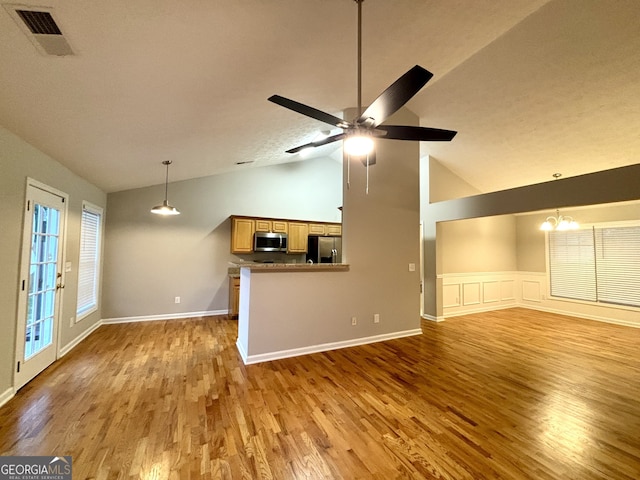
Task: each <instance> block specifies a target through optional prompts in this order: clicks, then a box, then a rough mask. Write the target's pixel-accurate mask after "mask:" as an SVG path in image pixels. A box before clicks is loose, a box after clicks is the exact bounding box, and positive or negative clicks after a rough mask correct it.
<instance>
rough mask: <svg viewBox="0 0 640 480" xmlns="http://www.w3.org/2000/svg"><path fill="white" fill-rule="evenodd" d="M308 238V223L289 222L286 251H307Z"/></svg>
mask: <svg viewBox="0 0 640 480" xmlns="http://www.w3.org/2000/svg"><path fill="white" fill-rule="evenodd" d="M308 240H309V224H308V223H302V222H289V250H288V253H307V242H308Z"/></svg>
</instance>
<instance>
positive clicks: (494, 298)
mask: <svg viewBox="0 0 640 480" xmlns="http://www.w3.org/2000/svg"><path fill="white" fill-rule="evenodd" d="M499 301H500V282H498V281H497V280H496V281H494V282H491V281H489V282H484V283H483V284H482V302H483V303H494V302H499Z"/></svg>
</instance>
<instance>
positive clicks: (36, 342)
mask: <svg viewBox="0 0 640 480" xmlns="http://www.w3.org/2000/svg"><path fill="white" fill-rule="evenodd" d="M66 200H67V198H66V195H65V194H63V193H61V192H57V191H55V190H54V189H51V188H49V187H47V186H45V185H42V184H39V183H37V182H35V181H32V180H29V183H28V185H27V201H26V205H25V216H24V231H23V236H22V261H21V266H20V285H19V290H20V295H19V306H18V325H17V335H18V337H17V341H16V370H15V372H16V373H15V381H14V387H15V389H16V390H17V389H19V388H21V387H22V386H24V385H25V384H26V383H27V382H29V381H30V380H31V379H32V378H33V377H35V376H36V375H38V374H39V373H40V372H41V371H42V370H44V369H45V368H47V367H48V366H49V365H51V364H52V363H53V362H54V361H55V359H56V356H57V354H58V337H57V335H58V326H59V316H60V315H59V312H60V308H59V307H60V303H61V298H62V289H63V288H64V272H63V271H62V265H63V263H62V260H63V259H62V251H63V248H62V247H63V245H62V244H63V240H64V228H65V225H66V222H65V220H66V210H67V207H66V205H67V202H66Z"/></svg>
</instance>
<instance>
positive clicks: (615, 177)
mask: <svg viewBox="0 0 640 480" xmlns="http://www.w3.org/2000/svg"><path fill="white" fill-rule="evenodd" d="M431 174H432V175H431ZM429 176H438V178H437V179H436V178H427V177H429ZM639 177H640V164H636V165H631V166H628V167H622V168H618V169H613V170H606V171H603V172H596V173H592V174H588V175H581V176H578V177H571V178H566V179H562V180H557V181H552V182H545V183H541V184H536V185H531V186H527V187H521V188H515V189H511V190H505V191H501V192H494V193H489V194H484V195H475V196H470V197H465V198H457V199H452V200H446V201H440V202H436V203H431V204H429V203H426V202H425V199H424V197H423V200H422V203H421V207H422V208H421V218H422V219H423V222H424V233H425V239H424V248H425V255H424V261H425V264H424V269H425V304H424V311H425V315H426V316H427V317H429V318H434V319H435V318H438V317H441V316H442V306H441V305H438V299H439V298H441V296H440V295H439V294H438V291H440V290H441V287H442V286H441V284H439V283H438V281H437V277H436V275H437V272H436V269H435V268H434V267H433V265H434V264H435V259H436V258H438V259H439V260H438V265H439V264H440V262H443V261H444V262H449V264H451V260H450V258H449V255H450V254H451V255H457V254H459V250H458V251H457V252H456V253H454V252H453V250H452V249H451V248H449V247H447V246H446V242H444V241H443V242H442V244H441V243H440V241H439V240H437V235H436V232H437V230H436V225H437V224H438V223H439V222H450V221H453V220H461V219H471V218H482V217H489V216H495V215H503V214H516V213H522V212H528V211H534V210H535V211H538V210H542V209H544V213H539V214H535V215H533V214H532V215H530V216H529V215H527V216H522V217H519V218H518V219H516V220H515V222H516V229H515V232H516V233H515V238H514V247H513V249H512V251H511V252H509V254H508V255H509V257H510V258H511V260H509V262H512V261H513V258H514V257H513V255H514V253H513V252H515V269H517V270H519V271H527V272H544V271H545V263H544V262H545V260H544V235H543V234H542V233H541V232H539V231H538V230H537V226H535V227H534V225H532V224H537V225H539V223H541V222H542V221H543V220H544V218H546V216H547V215H549V214H550V213H553V210H554V209H555V208H560V209H562V212H567V213H570V212H573V211H574V209H575V211H576V212H580V215H581V217H580V218H581V220H580V221H582V222H583V223H584V222H595V221H598V219H604V218H607V219H608V220H609V221H613V220H615V219H629V216H631V217H632V218H633V216H634V215H635V218H638V211H637V204H632V205H624V206H616V209H615V210H611V211H610V212H604V211H601V210H600V209H593V210H592V209H585V208H582V206H588V205H597V204H602V203H609V202H625V201H630V200H637V199H639V198H640V190H639V189H638V180H637V179H638V178H639ZM421 182H422V184H423V185H424V184H425V183H431V184H433V183H434V182H436V183H437V184H439V188H441V189H443V190H444V191H446V188H447V187H446V185H448V184H451V188H452V191H456V190H457V189H458V188H459V182H458V181H457V180H456V179H455V176H453V175H452V174H451V172H445V174H443V170H442V166H441V165H439V166H437V168H434V169H433V170H432V171H430V172H428V173H427V172H425V173H423V176H422V180H421ZM578 206H579V207H580V208H577V207H578ZM618 207H619V208H618ZM611 212H615V213H611ZM507 216H508V215H507ZM575 216H576V217H578V213H576V215H575ZM497 218H499V217H497ZM467 221H468V220H467ZM465 225H467V227H465ZM458 227H459V228H458V232H457V236H462V237H464V236H469V237H472V236H477V228H476V227H477V225H476V224H473V223H465V222H462V223H461V224H460V225H459V226H458ZM467 228H468V229H469V230H468V231H467V232H465V230H466V229H467ZM528 232H531V233H530V234H529V233H528ZM438 233H440V232H438ZM449 240H450V241H451V239H449ZM454 241H457V242H458V243H463V244H464V243H467V242H468V239H466V240H464V239H463V240H460V239H458V240H454ZM438 246H440V248H438ZM442 252H445V253H444V255H446V257H444V260H443V257H441V255H442V254H443V253H442ZM446 252H449V253H446ZM430 262H433V263H430ZM447 268H448V267H447ZM455 268H458V267H457V266H456V267H455ZM438 273H451V272H447V271H446V269H445V268H442V271H441V272H438Z"/></svg>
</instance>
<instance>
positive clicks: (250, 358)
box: [238, 328, 422, 365]
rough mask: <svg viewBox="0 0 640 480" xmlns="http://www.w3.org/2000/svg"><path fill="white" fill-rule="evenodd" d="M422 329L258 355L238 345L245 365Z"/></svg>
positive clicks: (401, 334) (416, 330) (323, 350)
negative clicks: (249, 352)
mask: <svg viewBox="0 0 640 480" xmlns="http://www.w3.org/2000/svg"><path fill="white" fill-rule="evenodd" d="M421 334H422V330H421V329H419V328H415V329H413V330H404V331H401V332H393V333H385V334H383V335H374V336H372V337H363V338H355V339H352V340H344V341H341V342H331V343H322V344H320V345H311V346H308V347H301V348H292V349H290V350H280V351H278V352H269V353H262V354H258V355H247V354H246V353H245V352H244V351H243V349H242V348H241V347H240V346H239V345H238V350H239V351H240V356H241V357H242V361H243V362H244V364H245V365H251V364H254V363H261V362H268V361H271V360H280V359H283V358H290V357H298V356H300V355H308V354H310V353H320V352H327V351H330V350H338V349H340V348H347V347H357V346H359V345H366V344H368V343H376V342H384V341H387V340H394V339H396V338H403V337H410V336H413V335H421Z"/></svg>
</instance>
